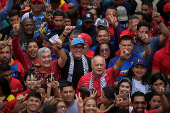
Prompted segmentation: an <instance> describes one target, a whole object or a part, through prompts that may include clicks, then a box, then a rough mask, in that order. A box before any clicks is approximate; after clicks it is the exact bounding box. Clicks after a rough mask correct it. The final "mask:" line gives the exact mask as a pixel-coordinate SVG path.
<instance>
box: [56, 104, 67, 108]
mask: <svg viewBox="0 0 170 113" xmlns="http://www.w3.org/2000/svg"><path fill="white" fill-rule="evenodd" d="M57 108H58V109H63V108H64V109H67V105H64V106H62V105H58V106H57Z"/></svg>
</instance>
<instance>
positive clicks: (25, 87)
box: [23, 71, 31, 91]
mask: <svg viewBox="0 0 170 113" xmlns="http://www.w3.org/2000/svg"><path fill="white" fill-rule="evenodd" d="M28 76H31V71H28V72H26V73H25V75H24V81H25V82H26V80H27V77H28ZM26 90H27V86H26V85H25V84H24V88H23V91H26Z"/></svg>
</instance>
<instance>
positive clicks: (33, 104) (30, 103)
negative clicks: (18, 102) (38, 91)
mask: <svg viewBox="0 0 170 113" xmlns="http://www.w3.org/2000/svg"><path fill="white" fill-rule="evenodd" d="M26 103H27V109H28V110H29V111H31V112H36V111H37V110H38V108H39V107H40V105H41V100H40V99H38V98H35V97H30V98H29V99H28V100H27V101H26Z"/></svg>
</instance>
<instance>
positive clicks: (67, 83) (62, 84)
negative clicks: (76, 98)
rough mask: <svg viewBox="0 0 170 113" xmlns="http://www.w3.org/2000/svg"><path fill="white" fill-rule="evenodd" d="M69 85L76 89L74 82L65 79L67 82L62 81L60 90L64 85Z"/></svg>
mask: <svg viewBox="0 0 170 113" xmlns="http://www.w3.org/2000/svg"><path fill="white" fill-rule="evenodd" d="M68 86H71V87H73V89H74V85H73V83H72V82H68V81H65V82H62V83H61V84H60V90H61V91H62V90H63V88H64V87H68Z"/></svg>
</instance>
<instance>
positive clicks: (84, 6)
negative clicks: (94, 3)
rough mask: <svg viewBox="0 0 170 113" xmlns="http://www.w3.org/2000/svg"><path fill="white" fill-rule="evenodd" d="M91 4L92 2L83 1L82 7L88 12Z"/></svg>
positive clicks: (88, 0) (89, 0)
mask: <svg viewBox="0 0 170 113" xmlns="http://www.w3.org/2000/svg"><path fill="white" fill-rule="evenodd" d="M90 4H91V0H81V4H80V5H81V7H82V8H83V9H84V10H85V11H86V10H87V6H88V5H90Z"/></svg>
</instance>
